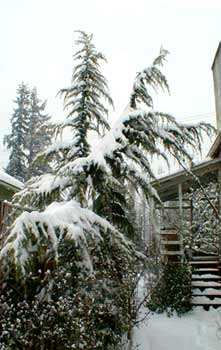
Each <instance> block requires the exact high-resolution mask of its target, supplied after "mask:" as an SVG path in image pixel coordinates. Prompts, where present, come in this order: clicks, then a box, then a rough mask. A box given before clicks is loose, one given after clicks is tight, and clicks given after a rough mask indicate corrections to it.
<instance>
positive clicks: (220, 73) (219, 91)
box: [212, 43, 221, 131]
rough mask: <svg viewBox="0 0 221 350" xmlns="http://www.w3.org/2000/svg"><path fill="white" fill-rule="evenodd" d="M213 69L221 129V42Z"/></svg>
mask: <svg viewBox="0 0 221 350" xmlns="http://www.w3.org/2000/svg"><path fill="white" fill-rule="evenodd" d="M212 70H213V81H214V92H215V104H216V120H217V129H218V130H219V131H221V43H220V44H219V47H218V49H217V52H216V55H215V58H214V62H213V66H212Z"/></svg>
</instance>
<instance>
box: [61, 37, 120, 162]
mask: <svg viewBox="0 0 221 350" xmlns="http://www.w3.org/2000/svg"><path fill="white" fill-rule="evenodd" d="M92 38H93V35H88V34H86V33H85V32H83V31H79V38H78V39H77V40H76V44H77V45H79V46H81V48H80V50H79V51H77V52H76V53H75V54H74V60H75V61H76V65H75V67H74V70H73V74H72V79H71V86H69V87H67V88H63V89H62V90H61V91H60V94H61V95H62V96H63V97H64V107H65V109H67V110H68V115H67V119H66V120H65V121H64V123H62V125H61V127H60V128H61V130H63V129H64V128H66V127H68V128H71V131H72V133H73V141H72V154H71V159H74V158H78V157H86V156H88V154H89V152H90V146H89V142H88V132H89V131H95V132H96V133H98V134H99V135H100V134H101V135H103V134H104V133H105V131H106V130H108V129H109V128H110V127H109V124H108V122H107V119H106V116H107V115H108V109H107V108H106V107H105V105H104V103H103V100H107V101H108V103H110V104H111V105H112V106H113V101H112V99H111V97H110V95H109V92H108V86H107V81H106V79H105V77H104V76H103V75H102V74H101V72H100V62H102V61H106V59H105V57H104V55H103V54H102V53H100V52H97V50H96V48H95V46H94V44H93V43H92ZM69 161H70V159H69Z"/></svg>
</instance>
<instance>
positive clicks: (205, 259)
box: [192, 255, 218, 261]
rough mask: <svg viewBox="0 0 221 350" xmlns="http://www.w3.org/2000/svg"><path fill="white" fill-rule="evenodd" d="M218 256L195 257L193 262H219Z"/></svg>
mask: <svg viewBox="0 0 221 350" xmlns="http://www.w3.org/2000/svg"><path fill="white" fill-rule="evenodd" d="M217 258H218V257H217V255H210V256H208V255H205V256H193V257H192V259H193V261H214V260H216V261H217Z"/></svg>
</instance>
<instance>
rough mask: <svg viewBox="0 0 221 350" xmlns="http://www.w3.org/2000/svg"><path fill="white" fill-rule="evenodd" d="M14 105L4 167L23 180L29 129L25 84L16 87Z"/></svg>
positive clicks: (27, 90) (27, 97)
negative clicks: (6, 159) (6, 162)
mask: <svg viewBox="0 0 221 350" xmlns="http://www.w3.org/2000/svg"><path fill="white" fill-rule="evenodd" d="M15 103H16V107H15V109H14V113H13V115H12V118H11V125H12V132H11V134H10V135H7V136H5V138H4V143H5V144H6V146H7V148H8V149H10V151H11V153H10V156H9V164H8V166H7V168H6V171H7V173H8V174H10V175H12V176H14V177H15V178H17V179H18V180H21V181H23V180H24V179H25V178H26V176H27V154H26V149H27V133H28V129H29V108H30V92H29V88H28V86H27V85H26V84H24V83H21V84H20V85H19V87H18V89H17V98H16V100H15Z"/></svg>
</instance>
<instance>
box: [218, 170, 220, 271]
mask: <svg viewBox="0 0 221 350" xmlns="http://www.w3.org/2000/svg"><path fill="white" fill-rule="evenodd" d="M218 191H219V193H218V194H219V200H218V207H219V228H218V233H219V265H220V264H221V167H219V169H218Z"/></svg>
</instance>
